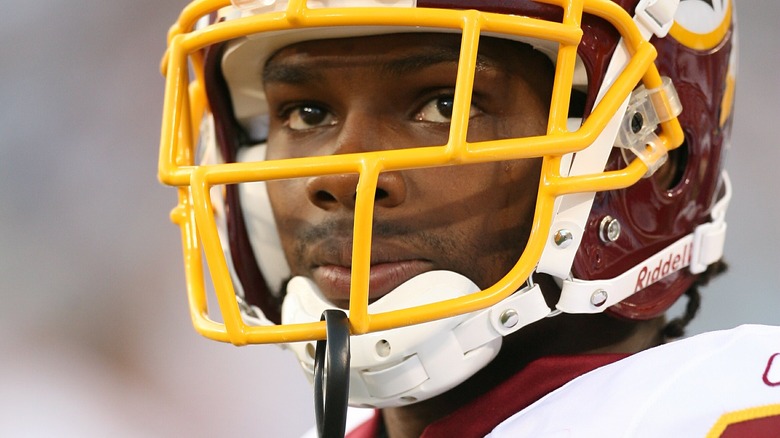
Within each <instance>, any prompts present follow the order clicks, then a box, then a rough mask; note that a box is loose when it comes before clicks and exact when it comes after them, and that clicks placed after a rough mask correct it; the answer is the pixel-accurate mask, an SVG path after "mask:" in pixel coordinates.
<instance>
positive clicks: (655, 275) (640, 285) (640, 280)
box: [634, 243, 693, 292]
mask: <svg viewBox="0 0 780 438" xmlns="http://www.w3.org/2000/svg"><path fill="white" fill-rule="evenodd" d="M692 248H693V243H689V244H687V245H685V246H684V247H683V248H682V252H673V253H671V254H669V256H668V257H665V258H662V259H661V260H659V261H658V264H657V265H655V266H644V267H643V268H642V270H641V271H639V275H637V277H636V287H635V288H634V292H638V291H640V290H642V289H644V288H646V287H647V286H650V285H651V284H653V283H655V282H656V281H658V280H660V279H662V278H664V277H666V276H667V275H669V274H671V273H673V272H676V271H678V270H679V269H681V268H683V267H685V266H688V265H690V264H691V250H692Z"/></svg>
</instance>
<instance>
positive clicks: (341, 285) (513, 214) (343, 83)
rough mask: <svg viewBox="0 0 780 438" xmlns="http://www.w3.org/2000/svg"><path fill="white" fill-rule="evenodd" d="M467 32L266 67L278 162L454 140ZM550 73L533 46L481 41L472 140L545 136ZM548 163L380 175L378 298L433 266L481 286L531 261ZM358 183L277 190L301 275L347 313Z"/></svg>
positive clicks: (362, 44)
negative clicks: (530, 240)
mask: <svg viewBox="0 0 780 438" xmlns="http://www.w3.org/2000/svg"><path fill="white" fill-rule="evenodd" d="M459 43H460V39H459V36H456V35H443V34H431V35H428V34H425V35H421V34H414V35H409V34H404V35H385V36H375V37H363V38H351V39H338V40H323V41H311V42H305V43H299V44H295V45H292V46H289V47H287V48H285V49H282V50H281V51H280V52H278V53H277V54H275V55H274V56H273V57H272V58H271V60H270V61H269V62H268V64H267V65H266V68H265V71H264V73H263V75H264V82H265V87H266V88H265V92H266V95H267V98H268V102H269V106H270V113H271V125H270V133H269V139H268V158H269V159H280V158H290V157H300V156H318V155H331V154H345V153H350V152H363V151H373V150H385V149H394V148H409V147H419V146H433V145H442V144H445V143H446V142H447V136H448V131H449V128H450V116H451V104H452V100H453V92H454V87H455V78H456V70H457V59H458V54H459ZM551 87H552V66H551V65H550V62H549V60H547V59H546V58H545V57H544V56H543V55H541V54H539V53H537V52H534V51H532V50H531V49H530V48H528V47H527V46H524V45H521V44H518V43H513V42H508V41H502V40H492V39H487V40H484V39H483V41H482V43H481V45H480V56H479V60H478V67H477V71H476V79H475V85H474V94H473V97H472V106H471V109H470V122H469V130H468V140H469V141H470V142H474V141H479V140H490V139H498V138H509V137H527V136H531V135H541V134H544V132H545V129H546V124H547V117H548V107H549V94H550V89H551ZM539 167H540V160H522V161H512V162H493V163H483V164H476V165H469V166H450V167H440V168H432V169H420V170H410V171H401V172H389V173H383V174H381V175H380V178H379V182H378V187H377V193H376V207H375V212H374V228H373V230H374V235H373V243H372V257H371V274H370V298H371V299H372V300H373V299H376V298H378V297H380V296H382V295H384V294H386V293H388V292H389V291H391V290H392V289H394V288H395V287H397V286H398V285H400V284H401V283H403V282H404V281H406V280H408V279H409V278H411V277H413V276H415V275H418V274H420V273H422V272H425V271H430V270H436V269H446V270H451V271H455V272H459V273H461V274H463V275H465V276H467V277H469V278H470V279H471V280H472V281H474V282H475V283H476V284H477V285H478V286H480V287H481V288H486V287H488V286H490V285H492V284H493V283H494V282H496V281H497V280H499V279H500V278H501V277H502V276H503V275H505V274H506V272H507V271H508V270H509V269H510V268H511V267H512V266H513V265H514V263H515V262H516V261H517V258H518V257H519V256H520V254H521V253H522V250H523V248H524V246H525V242H526V239H527V236H528V233H529V230H530V222H531V218H532V211H533V208H534V204H535V199H536V188H537V184H538V180H539ZM356 185H357V176H356V175H341V176H322V177H313V178H308V179H295V180H283V181H274V182H271V183H269V184H268V191H269V195H270V198H271V203H272V206H273V209H274V215H275V218H276V221H277V225H278V228H279V234H280V237H281V241H282V246H283V248H284V251H285V254H286V257H287V260H288V262H289V264H290V267H291V269H292V274H293V275H302V276H305V277H309V278H311V279H313V280H314V281H315V282H316V283H317V285H318V286H319V287H320V289H321V290H322V292H323V294H324V295H325V296H326V297H327V298H328V299H330V300H331V301H332V302H333V303H334V304H336V305H339V306H341V307H347V306H348V299H349V284H350V263H351V250H352V225H353V213H354V202H355V190H356Z"/></svg>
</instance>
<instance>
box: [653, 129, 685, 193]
mask: <svg viewBox="0 0 780 438" xmlns="http://www.w3.org/2000/svg"><path fill="white" fill-rule="evenodd" d="M668 154H669V156H668V158H667V160H666V163H664V165H663V166H661V168H660V169H658V171H657V172H656V181H657V182H658V186H659V187H660V188H662V189H664V190H666V191H673V190H674V189H675V188H676V187H677V186H679V185H680V183H681V182H682V181H683V177H684V176H685V173H686V169H687V168H688V136H686V138H685V140H684V141H683V143H682V144H681V145H680V146H679V147H677V148H676V149H672V150H671V151H669V152H668Z"/></svg>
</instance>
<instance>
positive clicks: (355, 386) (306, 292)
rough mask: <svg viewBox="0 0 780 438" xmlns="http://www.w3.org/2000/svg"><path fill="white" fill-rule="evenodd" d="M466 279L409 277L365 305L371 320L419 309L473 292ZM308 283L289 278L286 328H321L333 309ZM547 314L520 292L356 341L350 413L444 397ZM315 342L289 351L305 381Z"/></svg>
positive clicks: (531, 294)
mask: <svg viewBox="0 0 780 438" xmlns="http://www.w3.org/2000/svg"><path fill="white" fill-rule="evenodd" d="M478 291H479V288H478V287H477V286H476V285H475V284H474V283H473V282H472V281H471V280H469V279H468V278H466V277H464V276H462V275H460V274H457V273H455V272H449V271H432V272H426V273H424V274H421V275H419V276H417V277H414V278H412V279H410V280H409V281H407V282H406V283H404V284H402V285H401V286H399V287H398V288H396V289H395V290H393V291H392V292H390V293H389V294H387V295H386V296H384V297H382V298H381V299H379V300H377V301H376V302H374V303H372V304H371V305H369V307H368V309H369V312H370V313H380V312H387V311H391V310H396V309H401V308H406V307H413V306H419V305H422V304H428V303H433V302H438V301H442V300H447V299H452V298H457V297H461V296H464V295H467V294H470V293H474V292H478ZM332 308H334V306H333V305H332V304H330V303H328V302H327V301H326V300H325V299H324V298H323V297H322V295H321V293H320V291H319V290H318V288H317V286H316V285H315V284H314V282H313V281H311V280H309V279H308V278H304V277H295V278H293V279H292V280H291V281H290V283H289V285H288V288H287V296H286V298H285V301H284V305H283V306H282V322H283V323H285V324H293V323H302V322H312V321H319V320H320V316H321V315H322V312H323V311H324V310H326V309H332ZM549 314H550V309H549V308H548V307H547V305H546V303H545V301H544V298H543V296H542V293H541V289H540V288H539V287H538V286H534V287H529V288H525V289H523V290H521V291H518V292H516V293H515V294H513V295H511V296H510V297H509V298H507V299H506V300H504V301H502V302H500V303H498V304H496V305H495V306H493V307H491V308H488V309H484V310H482V311H479V312H475V313H470V314H466V315H459V316H454V317H451V318H446V319H442V320H437V321H431V322H428V323H425V324H418V325H411V326H406V327H400V328H395V329H391V330H386V331H382V332H375V333H368V334H365V335H359V336H353V337H352V339H351V341H350V343H351V356H352V357H351V363H350V368H351V371H350V383H349V385H350V388H349V390H350V395H349V403H350V404H351V405H353V406H361V407H375V408H384V407H392V406H401V405H405V404H410V403H414V402H416V401H421V400H425V399H428V398H431V397H434V396H436V395H438V394H441V393H443V392H445V391H447V390H449V389H451V388H453V387H455V386H457V385H459V384H460V383H462V382H463V381H465V380H466V379H468V378H469V377H471V376H472V375H473V374H474V373H476V372H477V371H478V370H480V369H482V368H483V367H484V366H485V365H487V364H488V363H489V362H490V361H491V360H492V359H493V358H494V357H495V356H496V354H498V351H499V349H500V347H501V341H502V337H503V336H505V335H507V334H509V333H512V332H514V331H516V330H518V329H520V328H521V327H523V326H525V325H528V324H530V323H532V322H534V321H537V320H539V319H542V318H544V317H546V316H547V315H549ZM314 344H315V343H314V342H299V343H293V344H289V347H290V348H291V349H292V350H293V351H294V352H295V354H296V355H297V356H298V359H299V360H300V363H301V366H302V367H303V369H304V371H305V372H306V374H307V376H308V377H309V379H310V380H313V377H314Z"/></svg>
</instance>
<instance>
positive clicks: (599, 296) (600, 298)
mask: <svg viewBox="0 0 780 438" xmlns="http://www.w3.org/2000/svg"><path fill="white" fill-rule="evenodd" d="M607 297H608V294H607V291H605V290H604V289H599V290H597V291H596V292H593V295H591V296H590V303H591V304H593V305H594V306H596V307H601V306H603V305H604V303H606V302H607Z"/></svg>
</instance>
